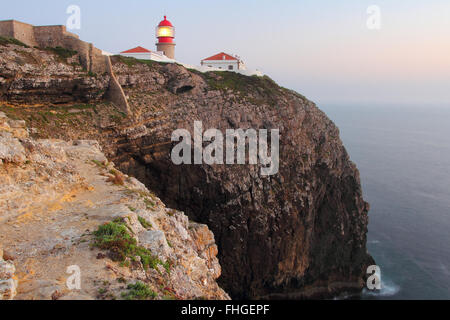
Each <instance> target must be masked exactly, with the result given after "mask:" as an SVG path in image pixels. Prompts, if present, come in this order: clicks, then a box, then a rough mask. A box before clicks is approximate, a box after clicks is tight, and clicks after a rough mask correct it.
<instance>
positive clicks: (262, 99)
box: [202, 71, 281, 105]
mask: <svg viewBox="0 0 450 320" xmlns="http://www.w3.org/2000/svg"><path fill="white" fill-rule="evenodd" d="M202 76H203V78H204V79H205V81H206V82H207V83H208V85H209V87H210V88H212V89H213V90H221V91H227V90H231V91H233V92H235V93H238V94H239V95H240V97H241V98H244V97H246V98H249V96H250V95H251V96H252V98H250V102H252V103H254V104H258V105H259V104H262V103H269V104H270V105H275V104H276V103H277V100H278V97H279V96H280V89H281V88H280V87H279V86H278V84H276V82H275V81H273V80H272V79H271V78H269V77H268V76H263V77H259V76H256V75H255V76H245V75H242V74H239V73H236V72H230V71H210V72H206V73H204V74H203V75H202Z"/></svg>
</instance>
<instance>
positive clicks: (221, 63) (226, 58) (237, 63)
mask: <svg viewBox="0 0 450 320" xmlns="http://www.w3.org/2000/svg"><path fill="white" fill-rule="evenodd" d="M201 65H202V66H205V67H208V68H214V69H219V70H223V71H237V70H246V67H245V64H244V62H242V60H241V59H240V58H239V57H233V56H232V55H229V54H227V53H224V52H221V53H218V54H216V55H213V56H211V57H209V58H206V59H203V60H202V61H201Z"/></svg>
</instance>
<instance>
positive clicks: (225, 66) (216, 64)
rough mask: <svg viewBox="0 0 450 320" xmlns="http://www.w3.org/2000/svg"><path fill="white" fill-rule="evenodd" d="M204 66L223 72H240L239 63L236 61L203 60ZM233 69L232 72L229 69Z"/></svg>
mask: <svg viewBox="0 0 450 320" xmlns="http://www.w3.org/2000/svg"><path fill="white" fill-rule="evenodd" d="M202 65H203V66H206V67H209V66H211V67H212V68H217V69H221V70H224V71H226V70H228V71H236V70H239V62H238V61H236V60H203V61H202ZM230 66H231V67H233V69H232V70H230V69H229V67H230Z"/></svg>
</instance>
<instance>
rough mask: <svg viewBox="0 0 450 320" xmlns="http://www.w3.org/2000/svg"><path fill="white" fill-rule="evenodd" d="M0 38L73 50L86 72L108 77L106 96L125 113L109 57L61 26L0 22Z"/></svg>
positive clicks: (121, 91) (126, 103)
mask: <svg viewBox="0 0 450 320" xmlns="http://www.w3.org/2000/svg"><path fill="white" fill-rule="evenodd" d="M0 36H2V37H9V38H15V39H17V40H19V41H21V42H23V43H24V44H26V45H28V46H30V47H39V48H47V47H52V48H54V47H63V48H66V49H70V50H75V51H77V52H78V56H79V59H80V63H81V65H82V66H83V67H84V68H85V69H86V70H87V71H89V72H93V73H109V74H110V76H111V83H110V88H109V91H111V92H108V93H107V95H106V97H109V98H110V100H111V102H113V103H114V104H116V105H117V106H118V107H120V108H121V109H122V110H123V111H124V112H127V113H128V112H129V106H128V102H127V99H126V97H125V95H124V93H123V90H122V88H121V87H120V85H119V84H118V82H117V80H116V77H115V76H114V74H113V73H112V69H111V68H110V65H111V61H110V58H109V57H108V56H105V55H103V54H102V51H101V50H100V49H98V48H95V47H94V45H93V44H92V43H88V42H85V41H82V40H80V39H79V37H78V36H77V35H76V34H74V33H71V32H68V31H67V29H66V27H65V26H62V25H59V26H33V25H31V24H28V23H23V22H20V21H16V20H5V21H0ZM118 86H119V87H118Z"/></svg>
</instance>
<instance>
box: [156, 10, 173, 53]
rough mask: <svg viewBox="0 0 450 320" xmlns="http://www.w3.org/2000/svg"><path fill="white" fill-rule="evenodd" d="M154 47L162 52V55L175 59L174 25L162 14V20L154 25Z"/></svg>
mask: <svg viewBox="0 0 450 320" xmlns="http://www.w3.org/2000/svg"><path fill="white" fill-rule="evenodd" d="M156 38H158V42H157V43H156V48H157V50H158V51H162V52H164V55H165V56H166V57H168V58H170V59H175V42H173V39H175V27H174V26H173V25H172V23H170V21H169V20H167V17H166V16H164V20H163V21H161V22H160V23H159V25H158V26H157V27H156Z"/></svg>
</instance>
